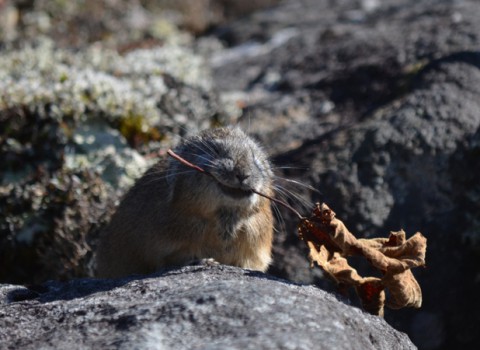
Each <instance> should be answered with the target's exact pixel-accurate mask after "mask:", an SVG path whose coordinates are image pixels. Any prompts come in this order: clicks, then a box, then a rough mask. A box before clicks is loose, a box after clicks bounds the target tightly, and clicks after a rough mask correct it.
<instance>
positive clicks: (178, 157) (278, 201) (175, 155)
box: [167, 149, 305, 220]
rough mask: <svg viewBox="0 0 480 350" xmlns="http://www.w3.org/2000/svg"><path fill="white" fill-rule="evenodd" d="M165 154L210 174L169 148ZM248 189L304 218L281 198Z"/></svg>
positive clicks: (301, 218)
mask: <svg viewBox="0 0 480 350" xmlns="http://www.w3.org/2000/svg"><path fill="white" fill-rule="evenodd" d="M167 154H168V155H169V156H170V157H172V158H174V159H175V160H178V161H179V162H180V163H182V164H183V165H186V166H188V167H190V168H192V169H195V170H197V171H199V172H201V173H203V174H205V175H209V176H212V174H210V173H209V172H208V171H206V170H205V169H202V168H200V167H199V166H198V165H195V164H192V163H190V162H189V161H187V160H185V159H183V158H182V157H180V156H179V155H178V154H176V153H175V152H174V151H172V150H171V149H169V150H168V151H167ZM250 190H251V191H252V192H253V193H256V194H258V195H259V196H262V197H265V198H267V199H269V200H271V201H272V202H275V203H278V204H280V205H281V206H283V207H285V208H287V209H289V210H290V211H292V212H293V213H294V214H295V215H296V216H298V218H299V219H300V220H303V219H305V217H304V216H302V215H301V214H300V213H299V212H298V211H297V210H296V209H294V208H293V207H292V206H291V205H289V204H288V203H286V202H284V201H282V200H280V199H276V198H273V197H271V196H269V195H267V194H265V193H262V192H259V191H257V190H254V189H250Z"/></svg>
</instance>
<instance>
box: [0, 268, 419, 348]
mask: <svg viewBox="0 0 480 350" xmlns="http://www.w3.org/2000/svg"><path fill="white" fill-rule="evenodd" d="M157 276H160V277H157ZM157 276H149V277H143V278H127V279H120V280H82V279H81V280H74V281H71V282H69V283H66V284H62V283H58V282H50V283H47V284H45V285H43V286H42V289H41V290H39V289H38V288H37V289H36V290H35V289H27V288H24V287H19V286H11V285H4V286H2V287H0V320H1V321H2V325H3V327H2V329H1V330H0V340H1V341H2V347H4V346H6V348H11V349H15V348H17V349H18V348H22V349H38V348H39V347H41V348H42V349H59V348H62V349H66V348H68V349H85V348H88V349H92V348H95V349H118V348H120V349H272V350H273V349H305V350H306V349H312V348H317V347H318V346H320V348H323V349H372V350H374V349H375V350H376V349H385V350H387V349H394V348H395V349H405V350H406V349H416V347H415V346H414V345H413V344H412V343H411V342H410V340H409V339H408V337H407V336H406V335H405V334H403V333H401V332H398V331H396V330H394V329H393V328H392V327H390V326H389V325H388V324H387V323H386V322H385V320H383V319H381V318H379V317H376V316H372V315H369V314H366V313H364V312H362V311H360V310H359V309H357V308H353V307H350V306H347V305H345V304H344V303H343V302H341V301H338V300H337V299H336V298H335V297H334V296H333V295H331V294H329V293H327V292H325V291H323V290H320V289H318V288H315V287H313V286H299V285H295V284H293V283H291V282H288V281H284V280H277V279H275V278H273V277H271V276H268V275H264V274H262V273H257V272H253V271H245V270H242V269H239V268H234V267H226V266H225V267H222V266H219V267H207V268H205V267H201V266H189V267H185V268H183V269H181V270H173V271H168V272H163V273H161V274H158V275H157ZM179 278H180V279H181V283H179ZM40 315H41V316H40ZM32 320H35V322H32ZM14 330H15V331H14Z"/></svg>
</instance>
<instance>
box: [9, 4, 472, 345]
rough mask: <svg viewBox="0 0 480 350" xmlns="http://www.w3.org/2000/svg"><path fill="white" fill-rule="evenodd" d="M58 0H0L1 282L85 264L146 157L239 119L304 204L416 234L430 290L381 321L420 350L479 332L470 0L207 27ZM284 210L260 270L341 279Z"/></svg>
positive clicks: (313, 11)
mask: <svg viewBox="0 0 480 350" xmlns="http://www.w3.org/2000/svg"><path fill="white" fill-rule="evenodd" d="M185 1H188V0H185ZM167 2H168V1H167ZM218 2H221V3H222V4H226V3H227V2H228V1H227V0H225V1H221V0H218ZM274 2H275V1H273V0H272V1H267V0H265V1H264V2H262V3H263V4H266V3H274ZM51 3H52V2H48V1H35V2H31V1H26V2H21V5H18V8H17V7H16V6H17V5H15V4H17V2H13V1H8V0H7V1H3V2H2V1H0V10H4V9H7V10H8V11H7V10H5V11H2V13H1V14H0V27H2V28H0V41H1V43H0V53H1V56H0V57H1V58H0V77H1V78H2V79H0V87H2V91H3V92H2V96H1V98H0V106H1V107H0V159H1V161H2V164H1V166H0V211H1V213H2V215H1V216H0V266H1V268H0V281H2V282H8V283H41V282H43V281H46V280H47V279H52V278H54V279H68V278H71V277H73V276H75V277H78V276H86V275H88V274H89V271H90V262H91V257H92V251H93V249H94V247H95V244H94V241H95V238H96V237H97V235H98V230H99V228H101V226H102V225H103V224H104V223H105V221H106V220H107V219H108V215H109V213H111V211H112V210H113V207H114V205H115V204H116V203H118V200H119V198H120V196H121V195H122V193H123V192H124V191H125V190H126V188H127V187H128V183H129V181H130V183H131V181H133V179H134V178H135V177H136V176H138V174H139V173H140V172H141V171H142V170H143V169H145V168H146V167H147V166H148V164H149V162H151V161H152V155H155V154H157V152H159V151H160V152H162V151H165V149H167V148H168V147H170V146H171V145H172V144H173V143H174V142H175V141H176V140H178V137H179V136H178V135H177V134H179V133H180V136H183V135H184V134H185V133H191V132H195V131H196V130H199V129H201V128H204V127H206V126H211V125H219V124H225V123H227V122H229V121H231V122H238V123H239V124H241V125H243V126H244V127H245V129H247V130H249V131H251V133H253V134H254V136H256V137H257V138H259V139H260V140H261V141H262V142H263V144H264V145H265V146H266V148H267V149H268V150H269V151H270V153H271V154H272V158H273V161H274V162H275V165H276V166H278V169H277V172H278V174H279V176H281V177H286V178H289V179H293V180H298V181H300V182H302V183H304V184H306V185H310V186H313V187H315V188H316V189H317V190H318V191H320V192H321V194H320V195H319V194H318V193H315V192H313V191H311V190H309V189H307V188H302V187H298V186H293V185H289V184H288V183H286V182H283V181H281V180H280V179H279V180H278V184H279V186H284V187H285V189H287V190H289V191H291V193H290V195H288V196H287V197H289V201H290V203H291V204H292V205H293V206H295V207H296V208H297V209H299V210H301V211H303V212H308V211H309V210H310V209H311V206H312V204H313V203H314V202H315V201H318V200H324V201H326V202H327V203H328V204H329V205H330V206H331V207H332V208H333V209H334V210H335V212H336V213H337V215H338V217H339V218H341V219H342V220H343V221H344V222H345V223H346V224H347V226H348V228H349V229H351V230H352V231H353V232H354V233H355V234H356V235H358V236H359V237H360V236H369V237H372V236H387V235H388V232H389V231H396V230H399V229H400V228H403V229H405V230H406V231H407V234H408V235H411V234H413V233H414V232H415V231H421V232H422V233H423V234H424V235H425V236H426V237H427V238H428V250H427V268H426V269H424V270H417V271H415V272H414V273H415V275H416V277H417V279H418V280H419V282H420V284H421V286H422V288H423V292H424V304H423V307H422V309H420V310H400V311H394V312H390V313H388V312H387V314H386V319H387V321H388V322H389V323H390V324H392V325H393V326H394V327H396V328H397V329H400V330H402V331H405V332H407V333H408V334H409V336H410V338H411V339H412V341H413V342H414V343H415V344H416V345H417V346H419V347H420V348H422V349H450V348H465V349H467V348H476V347H477V346H478V343H479V341H480V303H478V301H477V299H478V297H477V296H478V295H479V294H480V269H479V266H480V214H479V213H480V185H479V181H478V174H479V173H480V102H479V101H480V89H479V86H480V73H479V68H480V54H479V51H478V50H479V49H478V48H479V47H480V34H479V33H480V22H479V21H478V18H480V6H478V1H476V0H383V1H379V0H339V1H327V0H289V1H282V2H281V3H278V4H277V5H276V6H274V7H272V8H270V9H268V10H263V11H259V12H256V13H254V14H252V15H251V16H248V17H245V18H243V19H240V20H236V21H234V22H227V23H225V24H224V25H223V26H221V27H218V28H216V30H211V31H210V33H211V35H210V36H209V37H200V38H193V37H192V36H190V35H188V34H186V33H184V32H181V31H179V30H178V29H177V28H175V25H173V24H172V23H170V22H169V21H168V20H166V19H165V18H164V17H163V16H160V15H159V14H160V13H162V10H161V9H160V11H156V10H155V9H153V8H152V7H150V5H155V2H150V1H142V2H138V1H133V2H131V1H123V0H115V1H111V0H108V1H106V0H101V1H93V0H89V1H86V2H85V4H86V7H85V8H82V9H80V8H79V6H78V4H77V3H74V2H65V4H64V5H63V6H64V7H62V6H60V7H55V8H52V7H51ZM191 3H193V2H191ZM196 3H197V4H199V3H200V2H196ZM202 3H203V4H206V3H210V2H209V1H202ZM240 3H244V2H242V1H239V2H238V4H240ZM252 3H253V2H252ZM275 3H276V2H275ZM82 4H83V2H82ZM145 4H146V5H145ZM142 5H143V6H147V5H148V6H147V7H143V6H142ZM113 8H114V9H113ZM146 8H148V9H149V10H148V11H147V10H146ZM92 10H95V11H92ZM157 10H158V9H157ZM202 11H203V10H202ZM18 12H19V13H20V15H19V16H16V15H15V13H17V14H18ZM207 12H208V11H207ZM88 13H95V14H96V15H95V16H88V15H86V14H88ZM107 13H108V16H105V14H107ZM202 13H205V11H203V12H202ZM227 17H228V16H227ZM233 17H235V16H233ZM229 18H232V17H229ZM220 22H223V20H222V21H220ZM205 23H206V22H205ZM216 23H219V22H216ZM122 28H128V29H130V30H121V29H122ZM65 29H66V31H65ZM202 30H203V29H202ZM65 33H67V34H65ZM45 36H47V37H48V38H47V40H45ZM52 39H53V40H52ZM219 40H221V41H222V42H223V43H224V44H225V45H226V47H222V43H221V42H219ZM45 43H47V45H45ZM72 47H74V48H75V50H72V49H71V48H72ZM199 53H202V54H203V55H206V60H202V58H201V57H200V56H199ZM169 54H170V56H169ZM211 72H213V77H212V75H211V74H210V73H211ZM87 78H88V79H87ZM2 84H3V85H2ZM82 89H84V90H82ZM110 146H111V147H110ZM132 168H133V169H132ZM278 192H279V193H278V195H279V196H282V194H281V192H280V191H278ZM280 212H281V214H282V218H281V219H280V220H279V221H278V228H279V230H278V233H277V235H276V242H275V256H274V260H275V263H274V265H273V266H272V268H271V269H270V271H269V272H270V273H271V274H273V275H276V276H278V277H281V278H286V279H289V280H292V281H297V282H304V283H316V284H318V285H321V286H323V287H328V288H332V285H331V284H329V283H328V281H325V279H323V277H322V274H321V273H320V271H319V269H314V270H309V269H308V268H307V260H306V249H305V247H304V246H303V243H302V242H300V241H299V240H298V238H297V236H296V228H295V226H296V223H297V220H296V218H294V217H292V216H290V214H289V213H287V212H285V211H283V209H281V208H280ZM387 311H388V310H387Z"/></svg>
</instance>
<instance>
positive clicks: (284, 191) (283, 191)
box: [274, 185, 311, 210]
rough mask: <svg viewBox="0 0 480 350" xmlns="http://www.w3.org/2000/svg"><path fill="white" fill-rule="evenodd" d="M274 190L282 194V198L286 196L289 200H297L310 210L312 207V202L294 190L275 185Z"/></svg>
mask: <svg viewBox="0 0 480 350" xmlns="http://www.w3.org/2000/svg"><path fill="white" fill-rule="evenodd" d="M274 190H275V193H277V194H279V195H280V196H282V198H286V199H287V200H288V199H290V200H295V201H297V202H298V203H299V204H300V205H301V206H302V208H303V209H305V210H309V209H310V208H311V204H310V202H309V201H307V200H306V199H305V198H303V197H301V196H300V195H298V194H296V193H294V192H292V191H289V190H287V189H286V188H284V187H280V186H278V185H274Z"/></svg>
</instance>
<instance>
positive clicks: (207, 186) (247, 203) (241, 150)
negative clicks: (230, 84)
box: [171, 127, 273, 209]
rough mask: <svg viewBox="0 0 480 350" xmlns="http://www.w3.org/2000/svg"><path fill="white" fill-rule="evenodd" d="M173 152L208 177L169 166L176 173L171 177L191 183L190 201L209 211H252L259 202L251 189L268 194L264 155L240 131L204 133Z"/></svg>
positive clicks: (268, 172)
mask: <svg viewBox="0 0 480 350" xmlns="http://www.w3.org/2000/svg"><path fill="white" fill-rule="evenodd" d="M176 152H177V153H178V154H179V155H180V156H182V157H183V158H185V159H186V160H188V161H189V162H191V163H193V164H195V165H197V166H199V167H201V168H203V169H204V170H206V171H207V172H208V173H209V174H210V175H211V176H206V175H205V174H201V173H198V172H196V171H194V170H191V169H188V168H186V167H185V166H184V165H183V164H180V163H179V162H177V161H176V160H173V162H175V163H171V165H172V167H171V169H172V170H173V171H174V172H176V173H177V174H175V173H173V174H172V175H174V177H175V176H177V177H182V182H183V183H185V182H186V181H191V186H189V187H190V189H189V190H190V191H191V192H190V193H189V195H190V196H191V197H190V198H192V199H194V198H195V197H197V198H198V199H199V201H198V202H202V201H203V202H204V203H205V205H208V206H210V207H211V208H212V209H215V208H218V207H220V206H229V207H244V208H245V207H247V208H248V207H254V206H255V205H256V204H257V203H258V201H259V198H258V195H257V194H254V193H253V192H252V189H254V190H256V191H260V192H264V193H271V187H272V176H273V173H272V169H271V166H270V163H269V161H268V159H267V155H266V154H265V152H264V151H263V150H262V148H261V147H260V146H259V145H258V144H257V143H256V142H255V141H253V140H252V139H251V138H250V137H248V136H247V135H246V134H245V133H244V132H243V131H242V130H240V129H239V128H236V127H234V128H218V129H209V130H205V131H203V132H201V133H200V134H198V135H195V136H192V137H190V138H187V139H185V140H184V141H183V142H182V143H181V144H180V145H179V147H177V149H176ZM177 181H178V179H177ZM202 197H203V198H202Z"/></svg>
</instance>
